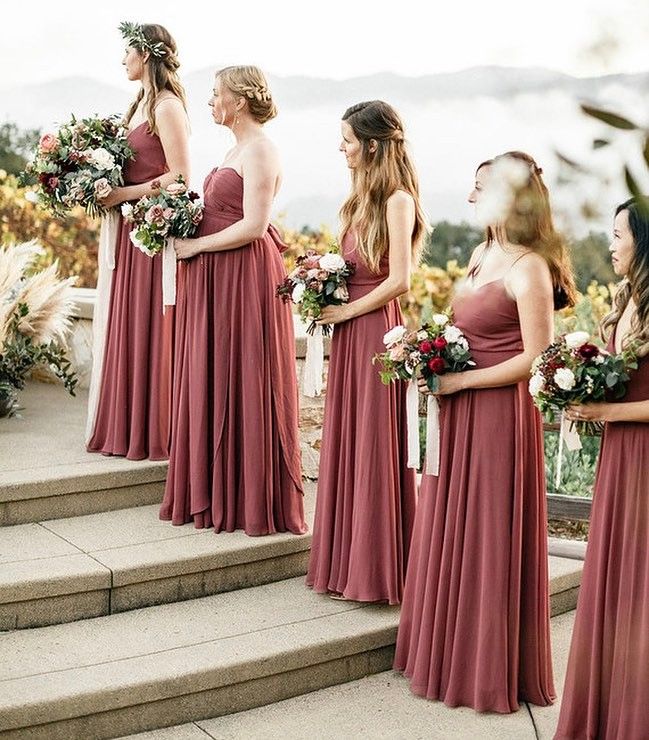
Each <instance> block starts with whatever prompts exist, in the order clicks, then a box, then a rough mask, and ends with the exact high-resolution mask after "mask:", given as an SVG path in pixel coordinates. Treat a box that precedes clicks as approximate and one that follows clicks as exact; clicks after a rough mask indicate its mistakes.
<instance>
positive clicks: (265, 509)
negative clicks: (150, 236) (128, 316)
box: [160, 66, 306, 535]
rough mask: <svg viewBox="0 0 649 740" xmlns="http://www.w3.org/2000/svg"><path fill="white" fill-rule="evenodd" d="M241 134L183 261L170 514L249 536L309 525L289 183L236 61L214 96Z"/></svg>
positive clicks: (265, 109)
mask: <svg viewBox="0 0 649 740" xmlns="http://www.w3.org/2000/svg"><path fill="white" fill-rule="evenodd" d="M209 104H210V106H211V108H212V116H213V118H214V121H215V123H217V124H219V125H223V126H227V127H228V128H229V129H230V130H231V131H232V132H233V134H234V136H235V138H236V144H235V146H234V147H233V148H232V149H231V150H230V151H229V152H228V153H227V155H226V157H225V161H224V162H223V164H222V165H221V166H220V167H218V168H215V169H214V170H213V171H212V172H211V173H210V174H209V175H208V176H207V179H206V180H205V186H204V195H205V213H204V217H203V221H202V223H201V227H200V231H199V236H198V238H196V239H178V240H176V252H177V254H178V257H179V258H180V259H182V260H186V262H185V263H184V264H183V265H182V266H181V267H182V268H184V269H183V272H184V274H183V276H182V278H181V285H180V294H179V298H178V306H177V330H176V337H177V338H176V358H177V371H176V375H175V378H174V390H173V423H172V436H171V454H170V459H169V473H168V475H167V485H166V488H165V495H164V501H163V503H162V507H161V509H160V517H161V519H170V520H171V521H172V522H173V523H174V524H184V523H185V522H191V521H193V523H194V526H195V527H197V528H204V527H213V528H214V530H215V531H216V532H221V531H223V530H225V531H227V532H232V531H233V530H235V529H243V530H244V531H245V532H246V534H249V535H264V534H270V533H273V532H293V533H295V534H301V533H303V532H305V531H306V524H305V521H304V507H303V491H302V473H301V463H300V445H299V438H298V408H297V400H298V393H297V377H296V369H295V338H294V335H293V319H292V314H291V309H290V307H289V306H288V305H285V304H284V303H283V302H282V301H280V300H278V299H277V298H276V296H275V289H276V287H277V285H279V284H280V283H281V282H283V281H284V279H285V278H286V270H285V269H284V263H283V260H282V257H281V254H280V252H282V251H284V249H285V248H286V247H285V245H284V244H283V243H282V242H281V240H280V238H279V235H278V233H277V231H276V230H275V229H274V227H273V226H272V225H270V215H271V209H272V206H273V200H274V198H275V195H276V194H277V191H278V189H279V186H280V183H281V168H280V162H279V157H278V155H277V150H276V149H275V146H274V144H273V143H272V142H271V141H270V139H268V137H267V136H266V134H265V132H264V130H263V125H264V124H265V123H266V122H267V121H269V120H270V119H271V118H274V116H275V115H276V109H275V104H274V102H273V99H272V96H271V93H270V90H269V89H268V84H267V82H266V78H265V77H264V75H263V73H262V72H261V70H260V69H258V68H257V67H252V66H238V67H226V68H225V69H222V70H221V71H220V72H218V73H217V74H216V80H215V83H214V90H213V93H212V97H211V99H210V103H209Z"/></svg>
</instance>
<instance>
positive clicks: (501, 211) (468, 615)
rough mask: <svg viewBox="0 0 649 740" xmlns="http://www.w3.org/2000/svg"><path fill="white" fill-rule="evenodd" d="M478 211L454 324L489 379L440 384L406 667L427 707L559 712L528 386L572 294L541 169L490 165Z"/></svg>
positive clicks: (408, 595) (516, 158)
mask: <svg viewBox="0 0 649 740" xmlns="http://www.w3.org/2000/svg"><path fill="white" fill-rule="evenodd" d="M506 183H510V184H511V190H510V195H511V202H510V203H508V202H507V201H508V198H507V195H506V193H507V191H508V188H507V187H504V186H505V184H506ZM469 200H470V202H471V203H475V205H476V210H477V212H478V215H479V217H480V219H481V221H482V222H483V223H487V224H490V225H489V227H488V229H487V240H486V242H485V243H484V244H482V245H480V246H479V247H477V248H476V250H475V251H474V253H473V255H472V258H471V261H470V264H469V274H468V278H467V282H466V285H465V286H464V290H462V292H460V293H459V294H458V295H457V297H456V298H455V300H454V302H453V310H454V313H455V323H456V324H457V325H458V326H459V327H460V329H462V331H463V332H464V333H465V335H466V337H467V339H468V341H469V343H470V346H471V350H472V353H473V356H474V359H475V361H476V364H477V368H476V369H475V370H469V371H466V372H464V373H453V374H448V375H444V376H442V377H441V383H440V405H441V416H440V426H441V434H440V465H439V476H436V477H433V476H429V475H424V476H423V479H422V485H421V492H420V496H419V508H418V510H417V518H416V523H415V531H414V534H413V542H412V551H411V555H410V564H409V567H408V575H407V579H406V588H405V594H404V599H403V606H402V609H401V620H400V624H399V632H398V636H397V651H396V658H395V663H394V665H395V668H396V669H397V670H400V671H403V672H404V674H405V675H406V676H407V677H408V678H409V679H410V682H411V689H412V691H413V692H414V693H416V694H419V695H421V696H425V697H426V698H428V699H437V700H440V701H443V702H444V703H446V704H447V705H448V706H458V705H462V706H467V707H473V708H474V709H476V710H478V711H482V712H486V711H492V712H502V713H506V712H513V711H515V710H517V709H518V706H519V701H521V700H524V701H530V702H532V703H534V704H538V705H542V706H543V705H546V704H550V703H551V702H552V701H553V699H554V688H553V682H552V664H551V660H550V635H549V621H550V620H549V598H548V573H547V566H548V561H547V536H546V509H545V495H546V492H545V478H544V461H543V442H542V440H543V435H542V427H541V419H540V416H539V414H538V412H537V411H536V409H535V408H534V406H533V404H532V400H531V397H530V394H529V393H528V390H527V379H528V377H529V372H530V366H531V364H532V360H533V358H534V357H535V356H536V355H538V354H540V352H541V351H542V350H543V349H545V347H547V345H548V344H549V343H550V341H551V340H552V336H553V322H552V318H553V308H561V307H563V306H566V305H571V304H572V303H573V301H574V285H573V281H572V275H571V273H570V269H569V263H568V260H567V257H566V253H565V248H564V245H563V242H562V241H561V239H560V238H559V236H558V235H557V233H556V232H555V230H554V227H553V225H552V217H551V214H550V208H549V200H548V194H547V190H546V188H545V185H544V184H543V181H542V178H541V170H540V169H539V168H538V167H537V165H536V163H535V162H534V160H533V159H532V158H531V157H529V156H528V155H525V154H523V153H520V152H509V153H507V154H506V155H501V156H500V157H497V158H496V159H495V160H493V161H489V162H486V163H484V164H482V165H481V166H480V167H479V168H478V171H477V173H476V184H475V189H474V191H473V192H472V193H471V196H470V198H469ZM541 255H543V256H541ZM420 387H422V385H421V384H420ZM423 388H425V385H424V386H423V387H422V389H423Z"/></svg>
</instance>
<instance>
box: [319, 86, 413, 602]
mask: <svg viewBox="0 0 649 740" xmlns="http://www.w3.org/2000/svg"><path fill="white" fill-rule="evenodd" d="M340 150H341V151H342V152H343V153H344V155H345V158H346V160H347V166H348V167H349V169H350V170H351V176H352V191H351V193H350V195H349V198H348V199H347V201H346V202H345V203H344V205H343V207H342V209H341V220H342V231H341V233H342V253H343V256H344V257H345V259H347V260H351V261H352V262H355V263H356V272H355V273H354V275H353V277H352V278H351V279H350V280H349V283H348V286H349V296H350V300H349V303H347V304H346V305H343V306H330V307H327V308H325V309H324V311H323V313H322V320H321V323H328V324H336V328H335V331H334V334H333V340H332V345H331V354H330V359H329V377H328V382H327V394H326V401H325V418H324V428H323V437H322V448H321V454H320V471H319V477H318V493H317V500H316V513H315V524H314V532H313V544H312V546H311V559H310V562H309V571H308V575H307V584H308V585H309V586H312V587H313V589H314V590H315V591H317V592H318V593H329V594H330V595H332V596H334V597H338V598H345V599H352V600H356V601H386V602H388V603H390V604H398V603H399V602H400V601H401V596H402V592H403V582H404V577H405V568H406V561H407V557H408V548H409V545H410V536H411V531H412V523H413V519H414V511H415V473H414V471H413V470H410V469H408V468H407V466H406V463H407V440H406V407H405V401H406V397H405V388H403V387H402V384H396V385H390V386H385V385H383V384H382V383H381V380H380V378H379V373H378V372H377V369H376V367H375V366H373V365H372V357H373V356H374V354H375V353H377V352H382V351H384V349H385V347H384V345H383V341H382V340H383V335H384V334H385V333H386V332H387V331H389V330H390V329H392V328H393V327H394V326H396V325H398V324H401V323H403V317H402V315H401V310H400V308H399V301H398V297H399V296H400V295H401V294H403V293H405V292H406V291H407V290H408V287H409V284H410V271H411V265H412V264H413V262H414V260H415V259H416V255H417V252H418V249H419V245H420V243H421V240H422V236H423V233H424V229H425V225H424V217H423V214H422V211H421V207H420V205H419V186H418V182H417V175H416V173H415V169H414V167H413V164H412V161H411V159H410V156H409V154H408V152H407V149H406V143H405V140H404V133H403V124H402V123H401V120H400V118H399V116H398V114H397V112H396V111H395V110H394V109H393V108H392V107H391V106H389V105H388V104H387V103H384V102H382V101H380V100H375V101H371V102H367V103H359V104H357V105H354V106H352V107H351V108H349V109H348V110H347V111H346V112H345V114H344V115H343V120H342V142H341V145H340Z"/></svg>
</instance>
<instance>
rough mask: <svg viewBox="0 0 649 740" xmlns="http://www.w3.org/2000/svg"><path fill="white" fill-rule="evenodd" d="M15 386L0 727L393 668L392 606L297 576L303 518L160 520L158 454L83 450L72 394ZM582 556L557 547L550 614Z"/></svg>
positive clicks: (130, 717)
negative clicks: (346, 597) (251, 530)
mask: <svg viewBox="0 0 649 740" xmlns="http://www.w3.org/2000/svg"><path fill="white" fill-rule="evenodd" d="M25 402H26V406H27V408H28V411H27V412H26V413H25V418H24V419H23V420H20V419H18V420H0V465H1V466H2V467H1V468H0V512H1V516H2V519H1V520H0V521H2V522H3V523H4V524H5V525H7V526H4V527H1V528H0V630H5V633H4V634H2V635H0V738H47V740H56V739H57V738H61V739H65V740H73V739H76V738H78V739H79V740H92V739H93V738H110V737H118V736H121V735H126V734H129V733H135V732H141V731H144V730H152V729H155V728H160V727H166V726H169V725H176V724H178V723H183V722H193V721H198V720H203V719H207V718H210V717H218V716H222V715H226V714H232V713H234V712H240V711H243V710H247V709H250V708H252V707H258V706H261V705H266V704H271V703H273V702H278V701H280V700H284V699H287V698H289V697H293V696H298V695H301V694H304V693H306V692H311V691H314V690H317V689H321V688H323V687H327V686H333V685H337V684H343V683H345V682H348V681H352V680H354V679H359V678H361V677H363V676H367V675H369V674H375V673H378V672H381V671H385V670H387V669H389V668H390V665H391V661H392V653H393V646H394V639H395V634H396V628H397V624H398V609H397V608H391V607H384V606H375V605H361V604H357V603H355V602H341V601H332V600H331V599H329V598H328V597H326V596H320V595H317V594H314V593H312V592H311V591H310V590H309V589H307V588H306V587H305V586H304V579H303V574H304V572H305V570H306V563H307V558H308V549H309V546H310V541H311V536H310V535H309V534H307V535H303V536H299V537H296V536H294V535H283V534H281V535H272V536H269V537H261V538H251V537H246V536H245V535H243V534H242V533H233V534H220V535H215V534H214V533H213V532H211V531H201V530H195V529H194V528H193V527H192V526H191V525H186V526H184V527H173V526H172V525H171V524H169V523H168V522H160V521H159V520H158V518H157V502H158V501H159V499H160V497H161V493H162V488H163V479H164V474H165V468H166V466H165V465H164V464H160V463H148V462H140V463H134V462H129V461H125V460H118V459H112V458H105V457H102V456H99V455H87V454H86V453H84V452H82V450H83V445H82V439H81V437H82V429H83V425H82V417H83V404H84V399H83V398H82V397H81V398H79V399H78V400H75V401H69V399H67V398H65V397H64V396H63V395H62V392H61V391H60V389H58V388H53V387H47V386H43V387H38V386H35V387H33V388H31V389H30V391H29V393H28V395H27V398H26V399H25ZM36 409H38V410H39V413H38V414H36V412H35V410H36ZM52 419H55V420H56V421H55V422H53V421H52ZM48 424H49V425H50V426H49V427H48ZM7 453H8V454H7ZM52 460H55V461H57V462H56V464H54V465H52V464H51V462H49V461H52ZM314 489H315V484H314V483H312V482H309V483H307V498H306V505H307V506H306V508H307V511H308V513H309V518H311V517H312V512H313V504H314ZM153 501H155V502H156V503H152V502H153ZM555 549H556V548H555V546H554V545H553V546H552V551H555ZM557 552H558V553H559V550H557ZM579 557H581V551H580V550H579V548H577V551H576V552H575V551H569V552H566V551H565V550H564V551H561V552H560V553H559V554H557V555H551V557H550V572H551V591H552V611H553V614H560V613H563V612H566V611H568V610H570V609H572V608H574V604H575V600H576V594H577V589H578V585H579V581H580V577H581V561H580V560H579ZM269 736H270V735H269ZM277 736H279V735H277Z"/></svg>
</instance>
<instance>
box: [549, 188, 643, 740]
mask: <svg viewBox="0 0 649 740" xmlns="http://www.w3.org/2000/svg"><path fill="white" fill-rule="evenodd" d="M610 250H611V254H612V261H613V270H614V271H615V273H616V275H620V276H621V277H623V280H622V282H621V283H620V284H619V286H618V289H617V291H616V293H615V299H614V306H613V310H612V311H611V313H610V314H608V316H606V317H605V318H604V320H603V321H602V338H603V339H604V340H607V341H608V350H609V351H610V352H620V351H622V349H623V348H625V347H627V346H629V345H630V344H631V343H633V344H634V345H635V347H636V348H637V349H636V352H637V354H638V356H639V360H638V369H637V371H633V372H632V374H631V380H630V382H629V386H628V390H627V393H626V395H625V396H624V398H623V399H622V400H621V401H618V402H614V403H592V404H587V405H583V406H575V407H573V408H572V410H571V412H570V414H569V416H570V418H572V419H573V420H575V421H581V420H588V421H601V422H604V434H603V436H602V444H601V448H600V455H599V462H598V467H597V475H596V479H595V487H594V491H593V507H592V511H591V519H590V532H589V536H588V550H587V552H586V561H585V563H584V572H583V575H582V579H581V587H580V589H579V601H578V604H577V616H576V619H575V626H574V630H573V634H572V645H571V648H570V658H569V660H568V673H567V676H566V683H565V686H564V690H563V699H562V704H561V714H560V717H559V726H558V729H557V733H556V735H555V738H556V740H573V739H574V740H589V739H591V738H592V739H593V740H595V738H596V739H597V740H645V738H647V737H649V484H648V483H647V471H648V470H649V359H648V356H649V199H646V198H645V199H642V200H636V199H631V200H628V201H626V202H625V203H623V204H622V205H620V206H619V207H618V208H617V211H616V215H615V222H614V226H613V242H612V244H611V247H610Z"/></svg>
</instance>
